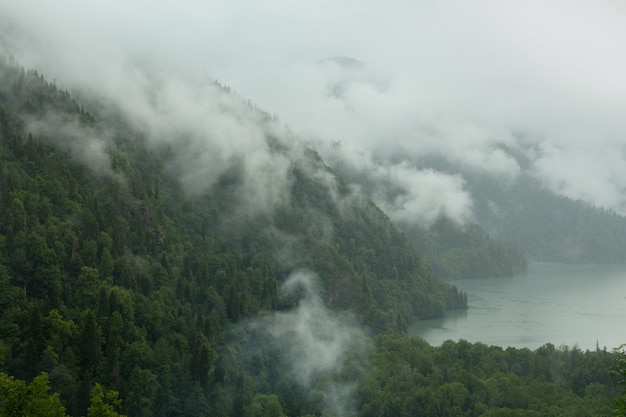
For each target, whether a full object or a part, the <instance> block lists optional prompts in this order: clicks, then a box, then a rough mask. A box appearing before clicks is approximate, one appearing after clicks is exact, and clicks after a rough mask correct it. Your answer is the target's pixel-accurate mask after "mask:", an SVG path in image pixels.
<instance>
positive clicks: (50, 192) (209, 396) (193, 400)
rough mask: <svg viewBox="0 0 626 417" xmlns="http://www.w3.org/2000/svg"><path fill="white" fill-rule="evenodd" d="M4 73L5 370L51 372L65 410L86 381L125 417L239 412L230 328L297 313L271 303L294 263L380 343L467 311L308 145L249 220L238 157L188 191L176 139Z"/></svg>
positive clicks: (84, 402) (35, 80)
mask: <svg viewBox="0 0 626 417" xmlns="http://www.w3.org/2000/svg"><path fill="white" fill-rule="evenodd" d="M0 80H1V82H0V164H1V165H0V195H1V201H0V312H1V316H0V334H1V335H2V338H1V339H0V371H3V372H8V373H9V374H11V375H14V376H15V377H17V378H20V379H26V380H30V379H31V378H33V377H34V376H35V375H38V374H39V373H40V372H42V371H45V372H47V373H48V374H49V380H50V384H51V386H52V387H53V389H54V390H55V391H56V392H58V393H60V396H61V400H62V402H63V404H65V405H66V406H67V408H68V410H70V412H71V413H72V414H73V415H77V416H78V415H84V414H85V413H86V410H87V407H88V404H89V392H90V391H91V387H92V386H93V384H94V383H95V382H98V383H100V384H102V386H104V387H105V388H106V389H109V390H117V391H119V392H120V394H121V397H122V398H123V399H124V410H125V411H126V412H127V413H128V414H129V415H193V414H195V412H192V408H193V407H206V405H207V404H208V403H209V402H210V401H213V400H215V399H216V398H219V403H220V407H221V408H219V410H221V411H219V412H217V411H216V414H225V413H227V410H230V409H232V408H233V407H235V408H236V407H237V404H240V402H239V403H238V402H237V399H236V398H235V399H233V397H232V392H231V390H234V389H235V387H236V386H238V385H241V384H246V382H245V381H244V379H245V375H243V374H242V371H241V369H240V367H239V365H237V364H236V363H234V362H229V361H228V360H227V358H228V357H229V355H228V354H226V353H223V352H222V351H223V350H224V349H225V345H224V343H225V340H226V339H227V336H226V333H225V332H226V330H227V329H229V328H231V327H232V326H233V325H234V324H236V323H238V322H240V321H242V320H245V319H247V318H250V317H252V316H254V315H257V314H260V313H262V312H271V311H275V310H286V309H289V308H290V307H292V306H293V305H295V304H296V303H297V299H293V300H291V301H289V300H285V299H283V298H281V297H280V286H281V284H282V283H283V282H284V281H286V280H287V277H288V276H289V275H290V274H292V272H293V271H294V270H303V269H306V270H310V271H313V274H312V275H313V276H314V275H315V274H316V275H318V276H319V281H320V284H321V295H320V297H321V299H322V300H323V302H324V303H325V304H326V305H329V306H331V307H334V308H337V309H348V310H350V311H352V312H354V314H356V316H357V317H358V319H359V321H360V322H361V323H362V324H364V325H365V326H367V327H368V328H370V329H372V330H374V331H376V332H378V331H401V330H403V329H404V328H405V326H406V325H407V324H408V323H409V322H410V321H412V320H414V319H416V318H420V317H421V318H426V317H435V316H438V315H441V314H442V313H443V312H444V311H445V310H447V309H452V308H464V307H465V302H464V297H463V294H459V293H458V292H457V290H456V289H455V288H454V287H452V286H449V285H447V284H445V283H442V282H440V281H438V280H436V279H435V278H434V276H433V275H432V274H431V272H430V271H429V269H428V268H427V267H426V266H425V264H424V263H423V262H422V261H421V260H420V258H419V256H418V254H417V253H416V251H415V249H414V248H413V247H412V245H411V244H410V243H409V242H408V240H407V239H406V238H405V237H404V236H403V235H402V234H401V233H400V232H398V230H397V229H396V228H395V227H394V226H393V225H392V224H391V223H390V222H389V220H388V219H387V217H386V216H385V215H384V214H383V213H382V212H381V211H380V210H379V209H378V208H377V207H375V206H374V205H373V204H372V203H370V202H368V201H367V200H365V199H363V198H362V197H360V196H358V195H356V194H354V193H352V191H351V190H350V188H349V187H348V186H347V185H346V184H344V183H343V182H342V181H341V179H340V178H338V177H337V176H336V175H335V174H334V173H333V172H332V171H331V170H330V169H329V168H328V167H327V166H325V165H324V163H323V161H322V160H321V159H320V158H319V156H318V155H317V154H316V153H315V152H314V151H312V150H308V149H304V148H303V151H302V152H301V153H297V158H295V159H293V160H292V161H291V162H290V166H289V179H290V188H289V195H288V196H287V198H286V200H285V202H284V204H280V205H278V206H276V207H274V209H273V210H270V211H265V212H261V214H258V215H245V213H244V214H242V213H241V204H239V203H240V200H241V198H242V196H241V189H240V188H238V187H237V186H238V184H240V183H241V182H242V181H243V180H242V178H241V177H242V175H243V173H242V171H241V167H240V166H238V165H237V164H233V166H232V167H231V168H230V169H229V170H228V171H227V172H226V173H225V174H223V175H222V176H221V177H220V178H219V181H217V182H216V183H215V184H214V185H212V186H211V187H210V188H209V189H208V191H206V192H201V193H189V192H187V191H186V190H184V189H183V187H182V186H181V184H180V183H179V181H177V178H176V176H175V175H173V174H172V169H171V165H170V164H169V160H168V158H170V157H171V154H172V153H174V152H175V150H172V148H171V146H172V144H171V143H170V145H164V146H161V147H158V146H157V147H154V146H151V145H150V144H149V143H148V142H147V141H146V140H145V134H144V133H143V132H141V131H140V130H138V129H137V128H134V127H132V124H131V123H127V122H125V121H124V119H123V117H112V116H111V114H113V113H112V112H110V109H109V110H107V112H105V113H106V115H103V116H102V118H101V119H100V118H98V119H96V118H94V116H93V115H92V114H90V113H88V112H87V111H85V110H84V108H82V106H79V105H78V104H77V103H76V101H75V100H73V99H72V97H71V96H70V95H69V94H68V92H67V91H63V90H61V89H59V88H58V87H57V86H56V85H55V83H50V82H48V81H46V80H45V79H44V78H43V76H41V75H39V74H38V73H37V72H35V71H25V70H24V69H23V68H21V67H19V66H18V65H16V64H15V63H12V62H5V61H2V62H1V64H0ZM97 110H98V109H95V110H92V112H94V114H96V113H97ZM250 111H255V110H253V109H250ZM118 116H119V115H118ZM94 138H105V140H92V139H94ZM263 140H267V141H268V143H269V142H272V146H271V148H272V151H273V152H276V153H280V152H286V151H285V149H284V146H285V145H284V143H283V142H276V141H275V138H272V137H271V136H269V135H268V136H267V137H265V138H264V139H263ZM274 142H276V143H274ZM172 143H174V144H175V143H176V142H175V141H173V142H172ZM268 192H269V191H268ZM231 342H232V341H231ZM230 349H231V351H232V345H230ZM242 378H243V379H242ZM215 401H217V400H215ZM203 404H204V405H203Z"/></svg>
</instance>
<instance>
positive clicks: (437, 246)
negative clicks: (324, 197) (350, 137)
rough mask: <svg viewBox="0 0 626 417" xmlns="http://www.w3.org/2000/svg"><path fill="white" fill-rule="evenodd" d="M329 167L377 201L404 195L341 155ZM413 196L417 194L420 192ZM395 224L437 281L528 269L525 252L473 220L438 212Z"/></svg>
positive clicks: (481, 276)
mask: <svg viewBox="0 0 626 417" xmlns="http://www.w3.org/2000/svg"><path fill="white" fill-rule="evenodd" d="M382 159H384V158H382ZM400 160H401V161H402V159H400ZM429 162H430V161H425V163H424V165H423V166H424V167H425V168H427V167H428V163H429ZM383 165H384V164H383ZM383 165H381V166H383ZM332 166H333V169H335V170H336V171H337V172H338V173H339V174H340V175H341V176H342V177H343V178H346V179H348V180H349V181H350V182H352V183H354V184H358V185H359V186H360V187H361V189H362V190H363V192H364V193H365V194H367V195H370V196H378V197H379V199H380V198H381V194H382V195H384V196H383V197H382V200H386V199H389V200H394V199H395V198H396V197H397V194H401V193H402V192H404V191H397V190H394V188H396V187H395V186H394V185H393V183H391V184H390V183H388V182H387V181H388V180H387V179H385V178H384V177H383V179H382V180H381V178H377V177H376V176H375V175H374V176H372V175H368V173H367V172H364V169H363V167H361V166H359V164H353V163H351V162H350V161H349V158H346V157H344V156H341V155H339V156H335V157H334V158H333V160H332ZM420 166H422V165H421V164H420ZM437 168H442V167H439V166H438V167H437ZM442 171H445V169H443V168H442ZM416 193H417V194H419V190H416ZM396 225H397V226H398V228H399V229H400V230H401V231H403V232H404V233H405V234H406V235H407V237H408V238H409V240H410V241H411V243H413V245H414V246H415V248H416V249H417V250H418V252H419V254H420V256H421V257H422V259H423V260H424V262H426V263H427V264H428V265H429V266H430V268H431V270H432V271H433V272H434V273H435V275H436V276H438V277H440V278H444V279H463V278H495V277H508V276H513V275H514V274H516V273H518V272H523V271H525V270H526V268H527V260H526V256H525V253H524V251H522V250H521V249H520V248H519V247H518V246H516V245H514V244H511V243H509V241H505V240H503V239H495V238H493V237H492V236H491V235H490V234H489V233H487V232H486V231H485V229H484V228H483V227H482V226H481V225H480V224H479V223H477V222H474V221H468V222H467V223H466V224H459V223H458V222H456V221H453V220H451V219H450V218H448V217H446V215H445V214H444V213H441V214H440V215H439V217H438V218H437V219H436V221H434V222H433V223H432V224H428V225H426V224H422V223H421V222H420V221H419V219H417V218H416V219H409V220H408V221H407V220H406V219H405V220H403V221H398V222H397V224H396Z"/></svg>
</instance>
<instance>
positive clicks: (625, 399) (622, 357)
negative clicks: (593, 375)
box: [613, 345, 626, 417]
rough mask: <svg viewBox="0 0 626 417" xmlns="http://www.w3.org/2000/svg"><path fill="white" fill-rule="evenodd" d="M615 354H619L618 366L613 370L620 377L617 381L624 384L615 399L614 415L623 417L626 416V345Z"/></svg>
mask: <svg viewBox="0 0 626 417" xmlns="http://www.w3.org/2000/svg"><path fill="white" fill-rule="evenodd" d="M615 354H616V355H617V366H616V367H615V369H614V370H613V375H615V377H617V378H618V381H617V383H618V384H619V385H621V386H622V390H621V391H622V392H621V395H619V396H616V398H615V400H614V403H615V407H616V408H615V410H614V411H613V415H615V416H618V417H623V416H626V345H622V346H620V347H619V348H618V349H616V351H615Z"/></svg>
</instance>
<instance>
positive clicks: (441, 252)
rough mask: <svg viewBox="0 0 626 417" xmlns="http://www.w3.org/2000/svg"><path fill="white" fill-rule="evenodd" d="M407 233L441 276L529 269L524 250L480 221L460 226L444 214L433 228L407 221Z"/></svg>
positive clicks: (494, 274)
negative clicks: (494, 235) (491, 232)
mask: <svg viewBox="0 0 626 417" xmlns="http://www.w3.org/2000/svg"><path fill="white" fill-rule="evenodd" d="M403 229H404V231H405V233H406V234H407V237H408V238H409V240H411V242H413V244H414V245H415V247H416V248H417V250H418V251H419V253H420V255H422V257H423V258H424V260H425V261H427V262H428V264H429V265H430V267H431V269H432V271H433V272H434V273H435V275H437V276H438V277H441V278H445V279H464V278H497V277H511V276H513V275H515V274H517V273H520V272H523V271H525V270H526V269H527V261H526V257H525V255H524V253H523V252H522V251H521V249H518V248H517V247H516V246H513V245H511V244H508V243H505V242H503V241H500V240H495V239H493V238H492V237H491V236H489V234H487V233H486V232H485V230H484V229H483V228H482V227H480V226H479V225H478V224H475V223H472V224H468V225H463V226H459V225H457V224H454V222H452V221H451V220H449V219H447V218H446V217H443V216H442V217H440V218H439V219H437V221H436V222H435V223H434V224H433V225H431V226H430V227H429V228H427V229H426V228H421V227H418V226H408V225H404V226H403Z"/></svg>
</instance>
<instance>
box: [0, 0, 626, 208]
mask: <svg viewBox="0 0 626 417" xmlns="http://www.w3.org/2000/svg"><path fill="white" fill-rule="evenodd" d="M0 19H2V20H0V25H1V26H3V27H4V30H5V31H8V32H9V33H10V34H11V36H10V38H6V37H5V41H4V42H5V43H8V45H6V46H7V47H8V49H9V50H11V52H12V53H13V54H14V55H15V56H16V57H17V58H18V59H20V60H21V61H22V62H23V63H24V64H25V65H27V66H35V67H37V68H40V69H41V71H43V72H44V73H45V74H46V75H47V77H48V78H56V79H57V80H59V81H58V82H59V83H60V84H62V85H64V86H74V85H75V86H80V85H81V84H85V83H91V85H92V88H96V89H101V90H102V91H104V93H103V94H112V92H117V94H118V97H119V98H120V99H121V100H123V99H124V90H125V89H126V88H128V84H129V83H131V82H132V81H133V80H134V79H135V78H133V75H134V76H136V74H137V73H141V74H143V75H142V77H144V78H145V73H150V72H157V73H159V74H160V76H167V75H168V74H171V75H173V76H175V77H181V78H183V79H185V78H187V79H198V80H202V79H217V80H218V81H220V82H222V83H223V84H226V85H229V86H230V87H232V88H233V89H234V90H235V91H236V92H237V93H238V94H239V95H241V96H242V97H244V98H246V99H250V100H251V101H253V102H254V103H256V104H257V105H259V107H261V108H263V109H265V110H267V111H268V112H270V113H274V114H277V115H278V116H279V117H280V119H281V121H282V122H283V123H285V124H288V125H289V126H290V127H291V129H292V130H294V131H295V132H296V133H297V134H298V135H299V136H301V137H304V138H307V139H311V140H320V141H340V142H341V144H342V149H343V150H344V151H346V153H347V154H348V155H349V154H353V153H355V150H356V149H360V150H361V151H362V153H361V154H360V155H361V157H360V158H361V159H363V160H365V161H366V162H364V163H365V165H367V163H370V162H371V161H369V160H368V158H369V156H370V155H371V153H373V152H378V151H381V150H393V151H400V152H402V153H404V154H406V155H424V154H443V155H446V157H447V158H448V159H449V160H451V161H452V162H454V163H457V164H459V166H463V167H464V168H471V169H477V170H484V171H487V172H490V173H493V174H495V175H499V176H504V177H507V178H514V177H515V176H516V175H518V173H519V170H520V168H519V167H518V166H517V164H516V162H515V161H514V160H512V159H511V158H509V157H508V156H507V155H506V154H504V153H503V152H502V151H500V150H499V149H498V148H497V147H495V145H496V144H498V143H506V144H508V145H509V146H514V147H520V146H521V147H523V148H524V149H525V150H526V151H527V152H528V155H529V157H530V158H531V161H532V166H531V172H532V173H533V174H534V175H537V176H538V177H539V178H541V179H542V181H543V183H544V184H545V186H547V187H549V188H551V189H553V190H554V191H556V192H559V193H561V194H564V195H567V196H570V197H573V198H582V199H585V200H588V201H590V202H592V203H594V204H599V205H603V206H606V207H611V208H614V209H616V210H619V211H622V212H626V199H625V198H626V162H625V158H626V137H625V132H626V117H624V111H625V110H626V47H625V46H624V45H626V3H624V2H622V1H619V0H615V1H610V0H593V1H592V0H585V1H579V0H523V1H522V0H520V1H513V0H511V1H509V0H476V1H471V2H470V1H460V0H440V1H421V0H411V1H408V0H390V1H386V2H380V1H373V0H359V1H356V0H343V1H338V0H317V1H312V0H299V1H278V0H258V1H250V0H248V1H243V0H230V1H210V0H209V1H199V0H198V1H192V0H184V1H176V2H174V1H159V2H154V1H145V0H141V1H133V2H127V1H120V0H108V1H89V2H86V1H80V0H56V1H54V2H42V1H35V0H20V1H11V0H0ZM7 39H11V40H10V41H9V42H7ZM340 56H342V57H343V56H345V57H351V58H354V59H357V60H359V61H360V62H362V63H363V65H362V66H356V67H345V66H341V65H339V64H338V63H337V62H336V61H328V60H327V61H324V60H325V59H328V58H332V57H340ZM129 75H130V77H129ZM144 78H141V79H144ZM137 79H138V78H137ZM94 83H95V87H94ZM522 133H523V135H522ZM363 155H364V156H363ZM367 161H369V162H367ZM357 162H358V161H357ZM361 162H363V161H361ZM355 163H356V162H355ZM410 168H411V167H410V166H409V165H407V164H406V162H405V163H403V164H401V165H388V166H386V167H385V169H386V170H387V174H386V175H388V176H389V177H390V178H391V177H393V176H394V175H395V176H397V175H399V174H398V173H399V172H400V173H401V172H403V171H402V170H404V169H406V170H409V169H410ZM379 174H380V173H379ZM434 174H435V173H433V172H432V171H423V170H420V169H417V170H415V169H414V170H413V172H412V174H410V175H413V176H414V177H415V178H414V180H410V179H409V180H406V179H405V180H404V182H405V183H407V184H412V183H413V184H423V181H429V179H430V178H434V181H436V182H433V183H431V184H434V185H435V191H434V194H431V195H430V196H422V198H426V199H428V198H430V199H433V198H434V199H436V198H440V199H446V198H448V197H449V198H450V199H449V200H445V201H444V200H442V201H440V203H441V205H442V207H444V208H442V210H443V211H446V212H450V213H454V212H455V210H456V211H457V212H458V211H459V207H460V206H459V204H463V207H465V208H463V209H462V210H461V211H463V210H471V204H470V203H468V196H467V195H466V191H465V190H464V189H463V182H462V179H460V178H459V177H458V176H445V175H443V174H442V175H434ZM435 177H436V178H435ZM420 181H422V182H420ZM422 188H423V189H425V190H427V189H428V187H422ZM437 189H439V190H444V191H445V192H441V193H438V192H437V191H436V190H437ZM454 194H455V195H454ZM446 196H447V197H446ZM459 202H460V203H459ZM399 204H402V202H400V203H399ZM427 205H428V204H427ZM431 206H432V204H431ZM410 207H411V205H406V206H403V207H398V208H397V209H398V215H399V216H402V215H411V213H410ZM445 207H448V208H447V209H446V208H445ZM389 210H391V211H392V212H393V210H394V208H393V207H390V208H389ZM407 210H409V212H408V213H407ZM453 215H456V216H459V217H460V218H462V217H464V216H466V215H467V213H465V214H464V213H457V214H453Z"/></svg>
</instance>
